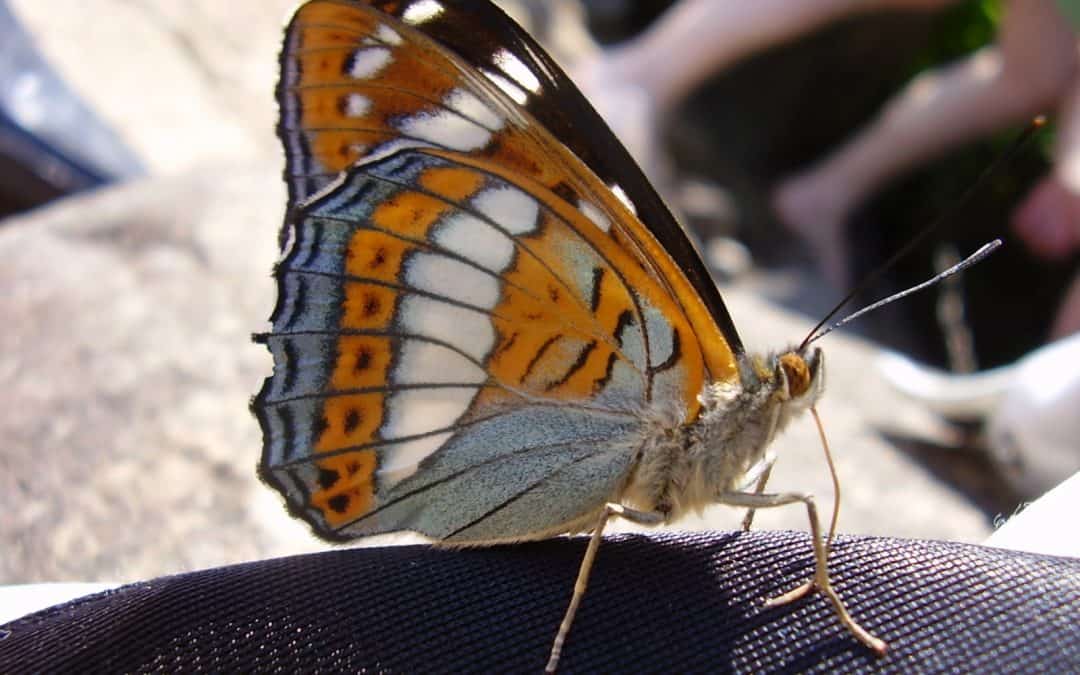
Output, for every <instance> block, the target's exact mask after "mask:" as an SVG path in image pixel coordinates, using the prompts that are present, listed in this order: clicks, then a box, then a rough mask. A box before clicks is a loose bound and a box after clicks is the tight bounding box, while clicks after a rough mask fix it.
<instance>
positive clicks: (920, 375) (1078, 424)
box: [877, 334, 1080, 495]
mask: <svg viewBox="0 0 1080 675" xmlns="http://www.w3.org/2000/svg"><path fill="white" fill-rule="evenodd" d="M877 366H878V370H879V372H881V374H882V376H883V377H884V378H885V379H886V381H888V382H889V383H890V384H891V385H892V386H893V388H895V389H896V390H897V391H899V392H901V393H902V394H904V395H906V396H907V397H909V398H912V399H914V400H916V401H918V402H919V403H920V404H921V405H922V406H924V407H925V408H927V409H929V410H931V411H933V412H935V413H937V414H939V415H941V416H942V417H945V418H948V419H953V420H963V421H970V420H980V419H983V420H985V427H984V428H985V437H986V444H987V446H988V451H989V452H990V454H991V456H992V458H993V460H994V461H995V462H996V463H997V464H998V465H999V466H1000V467H1001V468H1002V470H1003V472H1004V473H1005V477H1006V478H1007V479H1008V480H1009V481H1010V482H1011V483H1012V484H1013V486H1014V487H1015V488H1016V489H1017V490H1018V491H1020V492H1021V493H1023V494H1026V495H1040V494H1042V493H1043V492H1045V491H1047V490H1048V489H1050V488H1051V487H1053V486H1055V485H1057V484H1058V483H1059V482H1061V481H1062V480H1064V479H1065V478H1067V477H1068V476H1070V475H1072V474H1073V473H1075V472H1077V471H1078V470H1080V334H1077V335H1072V336H1070V337H1067V338H1064V339H1062V340H1059V341H1057V342H1054V343H1052V344H1049V345H1047V346H1045V347H1042V348H1040V349H1037V350H1035V351H1033V352H1032V353H1030V354H1028V355H1027V356H1025V357H1024V358H1022V359H1020V360H1019V361H1018V362H1017V363H1015V364H1013V365H1011V366H1008V367H1003V368H995V369H993V370H988V371H984V372H982V373H976V374H973V375H952V374H949V373H946V372H944V371H940V370H935V369H932V368H928V367H926V366H924V365H921V364H918V363H916V362H914V361H912V360H911V359H909V358H907V357H905V356H902V355H900V354H896V353H891V352H887V353H886V354H885V355H883V356H882V357H881V359H880V360H879V362H878V364H877Z"/></svg>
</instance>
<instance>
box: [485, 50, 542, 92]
mask: <svg viewBox="0 0 1080 675" xmlns="http://www.w3.org/2000/svg"><path fill="white" fill-rule="evenodd" d="M492 61H494V62H495V65H497V66H498V67H499V69H500V70H502V71H503V72H504V73H506V74H507V75H509V76H510V79H511V80H513V81H514V82H517V83H518V84H519V85H521V86H522V87H523V88H524V89H525V90H527V91H531V92H532V93H534V94H535V93H536V92H538V91H540V80H538V79H536V75H533V73H532V71H531V70H529V67H528V66H526V65H525V64H524V63H523V62H522V60H521V59H519V58H518V57H517V56H516V55H515V54H513V53H512V52H511V51H510V50H508V49H505V48H503V49H500V50H499V51H497V52H495V54H494V56H493V57H492Z"/></svg>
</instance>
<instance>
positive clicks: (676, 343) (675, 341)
mask: <svg viewBox="0 0 1080 675" xmlns="http://www.w3.org/2000/svg"><path fill="white" fill-rule="evenodd" d="M681 355H682V340H681V339H680V338H679V331H677V330H674V329H672V331H671V354H670V355H669V356H668V357H667V358H666V359H664V362H663V363H661V364H658V365H656V366H654V367H652V368H649V373H650V374H652V373H659V372H661V371H664V370H667V369H668V368H671V367H672V366H674V365H675V364H676V363H678V362H679V358H680V356H681Z"/></svg>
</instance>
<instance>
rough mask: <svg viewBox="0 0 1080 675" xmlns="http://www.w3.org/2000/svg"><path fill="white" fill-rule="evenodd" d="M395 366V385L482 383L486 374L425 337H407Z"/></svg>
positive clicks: (462, 357) (485, 378)
mask: <svg viewBox="0 0 1080 675" xmlns="http://www.w3.org/2000/svg"><path fill="white" fill-rule="evenodd" d="M396 360H397V363H396V365H395V366H394V374H393V381H394V384H429V383H437V384H481V383H482V382H484V381H485V380H487V373H486V372H485V371H484V369H483V368H480V367H479V366H477V365H476V364H475V363H473V362H472V361H470V360H468V359H467V358H465V357H464V356H462V355H461V354H458V353H457V352H455V351H454V350H452V349H449V348H447V347H443V346H442V345H438V344H435V343H432V342H426V341H424V340H413V339H410V340H405V341H404V342H403V343H402V346H401V350H400V351H399V352H398V355H397V359H396Z"/></svg>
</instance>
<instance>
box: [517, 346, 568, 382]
mask: <svg viewBox="0 0 1080 675" xmlns="http://www.w3.org/2000/svg"><path fill="white" fill-rule="evenodd" d="M561 339H562V335H553V336H552V337H549V338H548V339H547V341H546V342H544V344H542V345H540V349H537V350H536V353H535V354H533V357H532V359H530V360H529V365H527V366H525V372H524V373H522V374H521V379H520V380H518V381H519V382H521V383H522V384H524V383H525V380H526V379H527V378H528V377H529V375H530V374H531V373H532V369H533V368H535V367H536V364H537V363H539V362H540V359H542V358H543V357H544V352H546V351H547V350H548V349H550V348H551V345H553V344H555V343H556V342H558V341H559V340H561Z"/></svg>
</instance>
